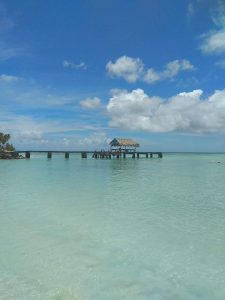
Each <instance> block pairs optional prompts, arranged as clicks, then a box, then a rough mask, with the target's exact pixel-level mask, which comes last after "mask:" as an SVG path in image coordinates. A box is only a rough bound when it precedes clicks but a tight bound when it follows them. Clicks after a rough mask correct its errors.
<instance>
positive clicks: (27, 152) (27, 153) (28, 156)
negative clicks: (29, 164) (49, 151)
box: [25, 151, 30, 159]
mask: <svg viewBox="0 0 225 300" xmlns="http://www.w3.org/2000/svg"><path fill="white" fill-rule="evenodd" d="M25 157H26V158H27V159H30V152H29V151H26V152H25Z"/></svg>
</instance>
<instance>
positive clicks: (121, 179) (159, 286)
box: [0, 153, 225, 300]
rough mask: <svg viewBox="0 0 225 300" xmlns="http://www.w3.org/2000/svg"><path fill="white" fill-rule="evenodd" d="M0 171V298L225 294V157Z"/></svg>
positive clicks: (95, 299) (13, 163)
mask: <svg viewBox="0 0 225 300" xmlns="http://www.w3.org/2000/svg"><path fill="white" fill-rule="evenodd" d="M0 172H1V173H0V299H1V300H2V299H4V300H12V299H16V300H20V299H21V300H22V299H23V300H25V299H28V300H30V299H35V300H37V299H41V300H42V299H57V300H59V299H65V300H67V299H77V300H114V299H115V300H120V299H123V300H126V299H127V300H224V299H225V154H172V153H171V154H170V153H168V154H164V157H163V158H162V159H159V158H153V159H150V158H148V159H146V158H140V159H132V158H127V159H111V160H103V159H92V158H91V157H89V158H88V159H81V158H80V155H76V154H74V155H70V158H69V159H68V160H65V159H64V156H63V155H53V157H52V159H51V160H47V158H46V154H45V155H42V154H40V155H37V154H36V155H34V154H33V155H31V159H30V160H7V161H6V160H1V161H0Z"/></svg>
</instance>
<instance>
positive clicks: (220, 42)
mask: <svg viewBox="0 0 225 300" xmlns="http://www.w3.org/2000/svg"><path fill="white" fill-rule="evenodd" d="M218 3H219V4H218V7H217V10H216V13H215V14H214V15H213V18H212V19H213V23H214V29H213V30H211V31H209V32H207V33H205V34H203V35H202V36H201V46H200V49H201V50H202V52H203V53H206V54H221V53H225V4H224V2H223V1H219V2H218Z"/></svg>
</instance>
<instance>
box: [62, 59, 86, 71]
mask: <svg viewBox="0 0 225 300" xmlns="http://www.w3.org/2000/svg"><path fill="white" fill-rule="evenodd" d="M63 67H64V68H69V69H82V70H86V69H87V65H86V63H85V62H83V61H82V62H81V63H79V64H75V63H73V62H71V61H68V60H66V59H65V60H64V61H63Z"/></svg>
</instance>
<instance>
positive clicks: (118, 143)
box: [109, 138, 140, 147]
mask: <svg viewBox="0 0 225 300" xmlns="http://www.w3.org/2000/svg"><path fill="white" fill-rule="evenodd" d="M109 144H110V145H111V146H115V147H139V146H140V145H139V144H138V143H137V142H136V141H134V140H132V139H121V138H115V139H113V140H112V141H111V142H110V143H109Z"/></svg>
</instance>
